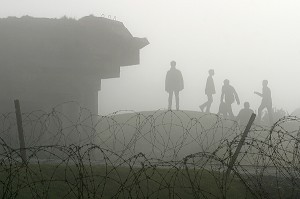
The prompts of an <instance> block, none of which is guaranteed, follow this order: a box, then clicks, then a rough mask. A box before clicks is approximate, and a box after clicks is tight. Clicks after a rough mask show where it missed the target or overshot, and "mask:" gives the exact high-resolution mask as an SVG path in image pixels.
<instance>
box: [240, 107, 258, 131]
mask: <svg viewBox="0 0 300 199" xmlns="http://www.w3.org/2000/svg"><path fill="white" fill-rule="evenodd" d="M252 113H254V112H253V110H252V109H250V104H249V102H245V103H244V108H243V109H241V110H240V112H239V114H238V115H237V116H236V121H237V122H238V123H239V125H240V127H241V129H244V128H245V127H246V125H247V124H248V122H249V119H250V117H251V115H252Z"/></svg>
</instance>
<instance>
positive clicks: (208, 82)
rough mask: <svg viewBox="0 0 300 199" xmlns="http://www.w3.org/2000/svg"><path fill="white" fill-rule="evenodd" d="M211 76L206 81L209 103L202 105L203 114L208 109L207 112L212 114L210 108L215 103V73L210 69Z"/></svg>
mask: <svg viewBox="0 0 300 199" xmlns="http://www.w3.org/2000/svg"><path fill="white" fill-rule="evenodd" d="M208 74H209V76H208V77H207V80H206V86H205V94H206V95H207V102H205V103H204V104H202V105H201V106H199V107H200V109H201V111H202V112H203V110H204V108H205V107H206V110H205V112H206V113H210V106H211V104H212V102H213V94H216V90H215V84H214V80H213V78H212V76H214V74H215V71H214V70H213V69H210V70H209V71H208Z"/></svg>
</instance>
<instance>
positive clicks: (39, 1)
mask: <svg viewBox="0 0 300 199" xmlns="http://www.w3.org/2000/svg"><path fill="white" fill-rule="evenodd" d="M0 3H1V7H0V17H2V18H3V17H7V16H17V17H21V16H23V15H30V16H34V17H50V18H60V17H62V16H64V15H66V16H68V17H73V18H81V17H83V16H87V15H90V14H93V15H95V16H101V15H102V14H104V15H106V16H107V15H111V16H113V17H114V16H116V18H117V20H119V21H122V22H123V23H124V24H125V26H126V27H127V28H128V29H129V31H130V32H131V33H132V34H133V35H134V36H137V37H147V38H148V40H149V42H150V45H148V46H146V47H145V48H144V49H142V50H141V64H140V65H138V66H129V67H125V68H122V69H121V77H120V78H119V79H109V80H102V90H101V91H100V92H99V113H100V114H108V113H111V112H113V111H117V110H135V111H142V110H156V109H159V108H166V107H167V96H168V95H167V93H166V92H165V91H164V81H165V75H166V72H167V70H169V68H170V64H169V63H170V61H171V60H175V61H177V65H178V67H177V68H178V69H179V70H181V71H182V74H183V77H184V81H185V89H184V90H183V91H182V92H181V94H180V95H181V96H180V97H181V99H180V101H181V102H180V104H181V109H184V110H199V108H198V106H199V105H200V104H202V103H203V102H204V101H205V100H206V96H205V94H204V88H205V82H206V78H207V75H208V74H207V71H208V70H209V69H210V68H213V69H214V70H215V76H214V80H215V85H216V91H217V94H216V95H214V102H213V104H212V109H211V110H212V111H213V112H217V109H218V106H219V101H220V94H221V93H220V92H221V87H222V84H223V80H224V79H226V78H227V79H229V80H230V82H231V84H232V85H233V86H234V87H235V89H236V91H237V92H238V94H239V97H240V100H241V105H240V106H237V105H236V104H235V105H233V110H234V113H235V114H237V111H238V110H239V109H240V108H242V104H243V102H244V101H249V102H250V105H251V108H253V109H257V108H258V106H259V104H260V101H261V99H260V98H259V97H258V96H256V95H254V94H253V92H254V91H259V92H261V89H262V86H261V82H262V80H263V79H267V80H269V87H270V88H271V90H272V97H273V106H275V107H277V108H278V109H281V108H283V109H284V110H287V111H288V112H289V113H291V112H292V111H293V110H294V109H296V108H298V107H300V104H299V102H300V92H299V84H300V78H299V76H300V67H299V66H300V12H299V10H300V2H299V1H297V0H226V1H225V0H147V1H146V0H118V1H117V0H84V1H83V0H82V1H79V0H24V1H19V0H0Z"/></svg>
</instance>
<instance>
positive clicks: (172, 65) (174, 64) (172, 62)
mask: <svg viewBox="0 0 300 199" xmlns="http://www.w3.org/2000/svg"><path fill="white" fill-rule="evenodd" d="M170 64H171V67H172V68H175V66H176V61H174V60H173V61H171V62H170Z"/></svg>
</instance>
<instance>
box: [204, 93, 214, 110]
mask: <svg viewBox="0 0 300 199" xmlns="http://www.w3.org/2000/svg"><path fill="white" fill-rule="evenodd" d="M212 102H213V97H212V94H209V95H207V102H206V111H205V112H206V113H210V106H211V104H212Z"/></svg>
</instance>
